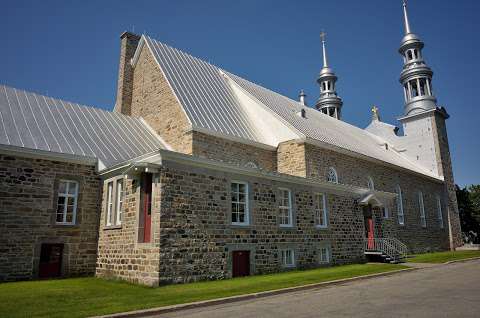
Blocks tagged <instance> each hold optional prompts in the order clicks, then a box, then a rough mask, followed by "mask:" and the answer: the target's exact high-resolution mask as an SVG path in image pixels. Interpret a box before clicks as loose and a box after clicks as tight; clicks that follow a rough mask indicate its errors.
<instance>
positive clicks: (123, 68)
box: [114, 32, 140, 115]
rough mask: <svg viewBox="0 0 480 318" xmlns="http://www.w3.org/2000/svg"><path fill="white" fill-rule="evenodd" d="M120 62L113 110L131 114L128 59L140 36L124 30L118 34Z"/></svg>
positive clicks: (130, 71) (131, 75)
mask: <svg viewBox="0 0 480 318" xmlns="http://www.w3.org/2000/svg"><path fill="white" fill-rule="evenodd" d="M120 39H121V45H120V62H119V65H118V80H117V98H116V101H115V109H114V111H117V112H120V113H122V114H125V115H130V114H131V111H132V109H131V106H132V90H133V68H132V65H131V63H130V60H131V59H132V58H133V55H134V54H135V51H136V49H137V45H138V41H139V40H140V36H139V35H136V34H132V33H129V32H124V33H122V35H121V36H120Z"/></svg>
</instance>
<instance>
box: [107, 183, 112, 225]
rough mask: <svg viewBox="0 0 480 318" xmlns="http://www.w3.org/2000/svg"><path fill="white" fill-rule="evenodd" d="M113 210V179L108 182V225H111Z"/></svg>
mask: <svg viewBox="0 0 480 318" xmlns="http://www.w3.org/2000/svg"><path fill="white" fill-rule="evenodd" d="M112 212H113V181H109V182H108V183H107V220H106V225H107V226H111V225H112V222H111V218H112Z"/></svg>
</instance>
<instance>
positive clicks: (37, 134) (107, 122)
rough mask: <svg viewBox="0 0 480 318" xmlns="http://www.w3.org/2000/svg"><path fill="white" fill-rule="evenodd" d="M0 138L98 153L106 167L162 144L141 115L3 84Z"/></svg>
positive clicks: (81, 153) (12, 143)
mask: <svg viewBox="0 0 480 318" xmlns="http://www.w3.org/2000/svg"><path fill="white" fill-rule="evenodd" d="M0 144H1V145H8V146H15V147H22V148H29V149H35V150H43V151H49V152H54V153H61V154H71V155H78V156H85V157H94V158H98V159H100V160H101V161H102V163H103V164H104V165H105V166H106V167H109V166H112V165H115V164H117V163H120V162H123V161H126V160H129V159H132V158H135V157H138V156H141V155H143V154H145V153H149V152H152V151H155V150H158V149H161V148H164V146H163V145H162V142H161V141H160V139H159V138H158V136H155V135H154V134H153V133H152V132H151V131H150V129H149V128H148V127H147V126H146V124H144V122H143V121H142V120H141V119H140V118H133V117H128V116H125V115H122V114H120V113H113V112H108V111H104V110H101V109H98V108H95V107H88V106H82V105H78V104H74V103H70V102H66V101H63V100H60V99H54V98H51V97H47V96H42V95H38V94H34V93H30V92H26V91H23V90H18V89H15V88H11V87H7V86H4V85H0Z"/></svg>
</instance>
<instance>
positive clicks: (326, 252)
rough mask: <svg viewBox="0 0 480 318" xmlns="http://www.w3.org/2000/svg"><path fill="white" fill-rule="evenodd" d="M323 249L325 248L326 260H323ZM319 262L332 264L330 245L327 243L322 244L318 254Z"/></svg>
mask: <svg viewBox="0 0 480 318" xmlns="http://www.w3.org/2000/svg"><path fill="white" fill-rule="evenodd" d="M322 249H325V255H326V256H327V257H326V258H327V260H326V261H322ZM318 263H319V264H330V247H329V246H327V245H323V246H320V249H319V254H318Z"/></svg>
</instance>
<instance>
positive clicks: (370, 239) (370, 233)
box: [367, 218, 375, 249]
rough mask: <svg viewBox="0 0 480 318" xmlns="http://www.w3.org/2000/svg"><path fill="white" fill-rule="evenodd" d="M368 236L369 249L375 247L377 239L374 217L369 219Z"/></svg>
mask: <svg viewBox="0 0 480 318" xmlns="http://www.w3.org/2000/svg"><path fill="white" fill-rule="evenodd" d="M367 238H368V249H375V240H374V236H373V219H372V218H368V219H367Z"/></svg>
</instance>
